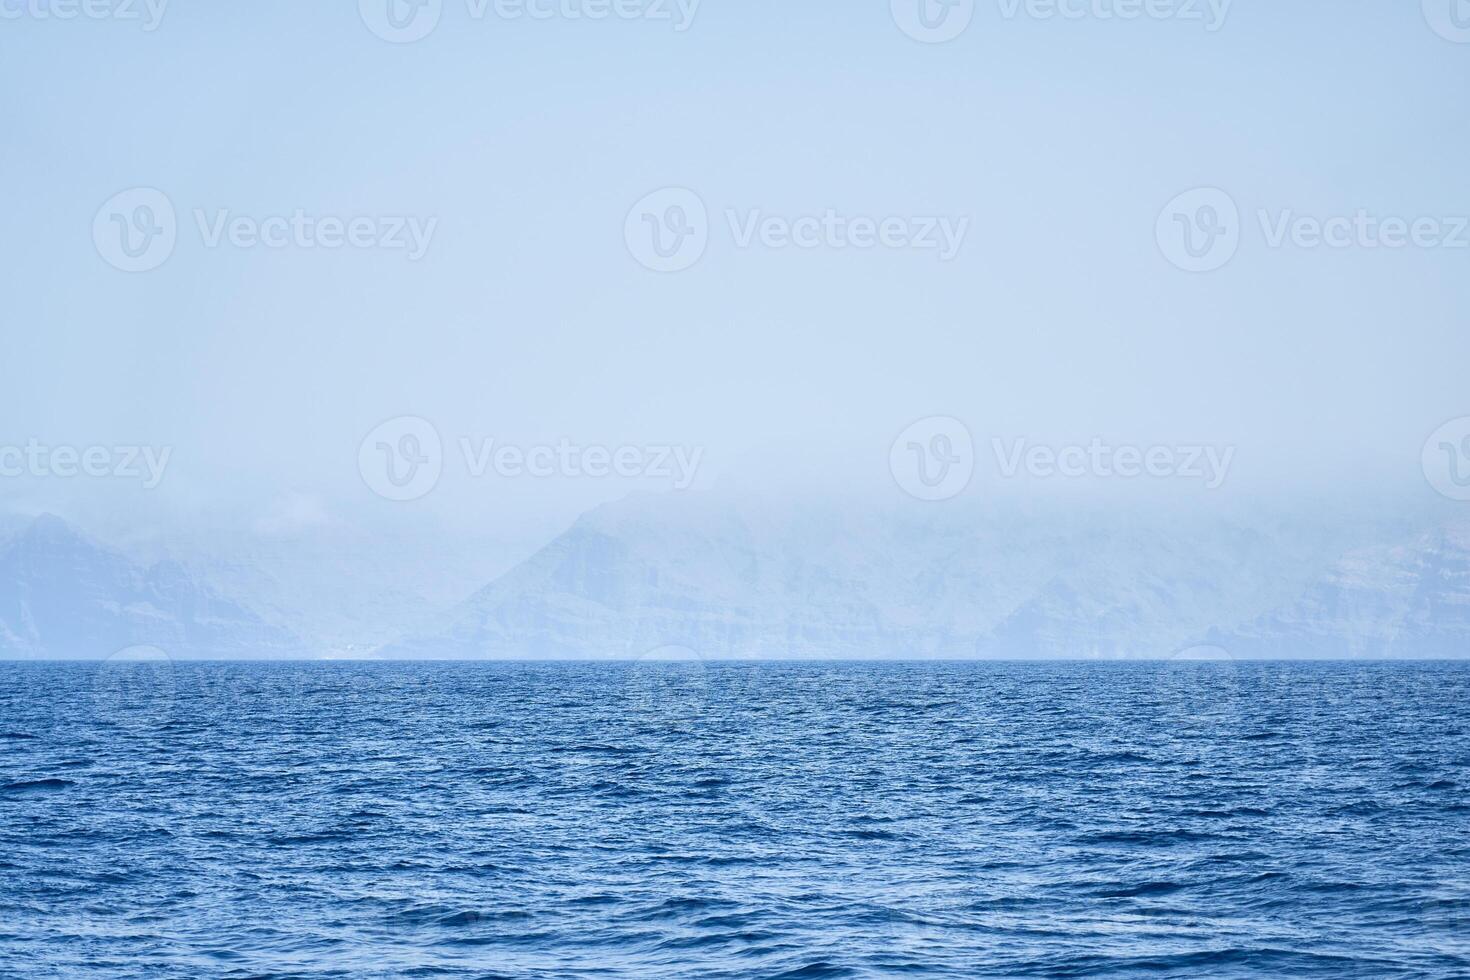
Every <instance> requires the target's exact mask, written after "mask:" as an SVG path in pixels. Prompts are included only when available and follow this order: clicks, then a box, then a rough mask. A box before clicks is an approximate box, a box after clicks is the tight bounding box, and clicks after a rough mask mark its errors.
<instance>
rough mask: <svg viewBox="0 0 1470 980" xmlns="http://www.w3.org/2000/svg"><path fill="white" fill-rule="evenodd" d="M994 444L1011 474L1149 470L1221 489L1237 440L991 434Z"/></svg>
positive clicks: (1104, 474) (1100, 474) (1133, 475)
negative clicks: (1039, 439)
mask: <svg viewBox="0 0 1470 980" xmlns="http://www.w3.org/2000/svg"><path fill="white" fill-rule="evenodd" d="M990 446H991V451H992V452H994V453H995V460H996V463H997V464H998V465H999V468H1000V475H1001V476H1002V477H1003V478H1004V479H1007V480H1010V479H1014V478H1016V477H1017V476H1019V475H1020V474H1021V471H1022V470H1024V471H1025V472H1026V473H1027V475H1029V476H1033V477H1037V478H1039V479H1048V478H1051V477H1056V476H1060V477H1063V478H1068V479H1080V478H1084V477H1092V478H1101V479H1107V478H1111V477H1119V478H1122V479H1124V480H1133V479H1137V478H1139V477H1145V476H1146V477H1152V478H1154V479H1159V480H1168V479H1180V480H1200V481H1202V482H1203V483H1204V487H1205V489H1206V490H1218V489H1219V488H1220V487H1221V486H1222V485H1223V484H1224V483H1225V478H1226V477H1227V476H1228V475H1229V473H1230V464H1231V463H1233V462H1234V461H1235V447H1234V446H1223V447H1216V446H1204V445H1167V446H1166V445H1153V446H1131V445H1123V446H1112V445H1109V444H1108V443H1106V442H1104V441H1103V440H1102V439H1100V438H1097V437H1093V439H1092V441H1091V442H1089V443H1087V445H1085V446H1083V445H1065V446H1047V445H1041V444H1037V445H1031V444H1029V443H1028V441H1027V440H1026V439H1015V440H1013V441H1011V443H1010V444H1009V445H1007V443H1006V440H1004V439H1001V438H995V439H992V440H991V441H990Z"/></svg>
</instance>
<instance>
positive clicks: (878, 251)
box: [0, 0, 1470, 533]
mask: <svg viewBox="0 0 1470 980" xmlns="http://www.w3.org/2000/svg"><path fill="white" fill-rule="evenodd" d="M3 2H4V6H5V10H7V11H9V12H10V13H9V15H8V16H7V19H3V20H0V84H3V86H4V89H5V91H6V93H7V95H6V97H5V99H4V100H3V102H0V131H3V133H4V137H3V141H0V147H3V149H0V186H3V188H4V190H3V192H0V193H3V194H4V198H5V216H6V226H7V228H8V234H6V235H4V236H3V238H0V269H3V270H4V272H3V275H4V277H5V296H6V302H5V308H4V312H3V319H0V324H3V325H0V330H3V335H4V346H3V356H0V443H4V444H7V445H25V444H26V443H27V441H28V440H33V439H35V440H40V441H42V442H44V443H51V444H69V445H73V446H78V447H86V446H91V445H117V444H137V445H152V446H169V447H172V458H171V461H170V463H169V469H168V472H167V477H166V479H165V480H164V481H163V483H162V484H161V485H160V486H159V487H158V488H157V489H155V490H152V491H148V492H147V493H144V492H142V491H140V490H139V489H138V487H137V485H136V481H133V482H129V481H126V480H123V481H118V480H84V479H71V480H58V479H55V478H31V477H26V478H19V479H8V480H7V481H5V485H4V487H3V488H0V489H3V492H4V494H5V498H6V499H7V500H9V501H10V502H11V504H12V505H14V506H16V507H21V508H29V509H38V508H40V507H42V506H52V507H56V508H60V509H67V508H70V509H71V510H72V511H74V512H76V513H78V514H79V515H82V516H91V517H92V518H93V519H99V520H100V519H101V515H103V514H105V513H110V514H112V515H114V516H113V518H112V519H113V520H133V519H136V520H139V521H145V522H146V521H154V522H157V521H165V522H166V521H169V520H178V521H181V522H182V521H188V520H205V521H207V520H209V519H213V518H211V517H210V515H212V514H219V513H226V512H228V513H232V514H244V515H249V516H250V517H251V518H252V519H258V520H265V521H267V522H269V521H271V520H280V521H283V522H285V523H286V524H287V525H289V524H290V523H291V522H293V521H299V522H301V523H311V522H312V521H315V520H318V519H350V520H358V519H363V520H367V521H385V522H386V521H394V520H407V519H414V520H419V519H424V518H425V517H426V516H427V515H433V518H434V519H435V520H442V521H445V522H447V523H448V524H449V525H450V526H455V525H459V524H463V525H471V524H473V525H475V526H478V527H487V526H492V527H504V528H508V529H515V528H520V527H539V526H540V523H538V522H541V523H545V522H555V521H558V520H565V519H569V518H570V516H571V515H573V514H575V513H576V512H577V511H579V510H581V509H583V508H584V507H586V506H588V505H590V504H592V503H595V502H597V501H598V500H601V499H605V498H608V497H613V496H617V495H619V494H621V493H622V492H624V491H625V490H626V489H627V486H628V485H627V484H620V483H618V482H616V481H611V480H589V479H574V478H552V479H542V480H536V479H529V478H522V479H505V478H499V479H496V478H486V479H478V480H477V479H471V478H470V477H469V476H468V475H467V474H465V473H464V472H463V466H462V465H460V463H459V461H458V460H457V458H455V457H456V455H457V449H456V448H455V446H454V444H455V441H456V440H457V439H458V438H460V437H461V436H465V437H470V438H472V439H474V440H481V439H485V438H492V437H493V438H495V439H497V440H500V441H505V442H510V443H514V444H518V445H521V446H530V445H535V444H539V443H548V444H554V443H556V442H557V441H558V440H562V439H566V440H570V441H572V442H573V443H577V444H581V445H591V444H601V445H605V446H609V447H616V446H620V445H623V444H629V445H640V446H647V445H684V446H691V447H698V448H700V449H701V450H702V451H703V459H702V464H701V467H700V470H699V477H700V484H701V485H704V484H708V483H712V482H718V481H721V480H731V479H739V480H741V481H754V482H756V483H758V484H763V485H781V484H783V483H785V482H787V481H793V482H801V483H805V484H816V485H818V486H823V485H830V486H831V487H833V488H845V487H849V486H851V485H853V484H855V483H856V484H862V483H865V482H868V481H871V482H872V483H873V484H874V485H875V486H884V487H886V488H887V490H888V491H890V492H891V491H892V490H893V487H892V481H891V480H890V478H889V474H888V472H887V462H886V461H887V459H888V452H889V446H890V443H891V442H892V441H893V439H894V437H895V436H896V435H897V434H898V433H899V432H900V431H901V430H902V429H904V427H905V426H907V425H908V424H909V423H911V422H913V421H914V420H915V419H918V418H922V417H925V416H931V415H944V416H953V417H956V418H959V419H961V420H963V421H964V422H965V423H966V424H967V425H968V426H969V427H970V429H971V430H972V432H973V433H974V437H975V440H976V442H977V443H981V444H988V442H989V440H990V438H991V437H992V436H1004V437H1006V438H1008V439H1014V438H1018V437H1024V438H1027V439H1030V440H1033V441H1040V442H1049V443H1063V442H1067V441H1086V440H1088V439H1090V438H1091V437H1093V436H1101V437H1103V438H1105V439H1110V440H1116V441H1119V442H1125V443H1133V444H1138V445H1145V446H1146V445H1150V444H1155V443H1165V444H1188V443H1199V444H1219V445H1226V444H1228V445H1231V446H1235V447H1237V456H1236V460H1235V462H1234V470H1233V471H1232V474H1231V478H1232V482H1231V484H1229V485H1228V486H1227V488H1226V489H1227V490H1228V489H1232V488H1247V489H1250V490H1251V491H1252V492H1256V491H1260V490H1263V489H1264V490H1267V491H1269V490H1273V489H1277V488H1284V487H1287V486H1296V485H1302V484H1324V485H1335V486H1341V485H1343V484H1344V482H1346V483H1355V482H1358V481H1361V482H1363V483H1365V484H1369V483H1372V484H1378V483H1385V484H1390V485H1400V484H1401V485H1402V486H1404V487H1405V488H1406V491H1409V492H1416V493H1426V494H1427V493H1431V492H1430V491H1428V490H1427V489H1426V488H1425V487H1424V484H1423V479H1422V477H1421V476H1420V475H1419V456H1420V450H1421V447H1422V446H1423V444H1424V440H1425V439H1426V438H1427V437H1428V435H1429V433H1430V432H1432V431H1433V430H1434V429H1435V428H1436V427H1438V426H1439V425H1441V423H1443V422H1445V421H1446V420H1447V419H1451V418H1455V417H1459V416H1466V415H1470V386H1467V384H1466V374H1467V367H1470V330H1467V323H1466V313H1467V310H1470V302H1467V301H1470V275H1467V271H1470V248H1462V249H1451V248H1438V249H1425V248H1413V247H1410V248H1402V249H1385V248H1377V249H1370V248H1363V247H1349V248H1342V249H1336V248H1326V247H1318V248H1309V247H1294V246H1290V245H1288V246H1285V247H1280V248H1272V247H1270V245H1269V244H1268V241H1267V236H1266V235H1265V233H1264V231H1263V229H1262V227H1261V226H1260V223H1259V222H1258V220H1257V217H1256V214H1257V211H1258V210H1260V209H1266V210H1268V211H1270V212H1271V213H1272V214H1273V215H1279V214H1280V213H1281V212H1283V211H1286V210H1290V211H1292V212H1294V213H1295V214H1297V215H1312V216H1316V217H1319V218H1330V217H1334V216H1352V215H1354V214H1355V213H1357V212H1358V211H1359V210H1360V209H1362V210H1366V211H1367V212H1369V213H1371V214H1373V215H1375V216H1378V217H1383V216H1399V217H1403V218H1405V219H1409V220H1412V219H1415V218H1419V217H1422V216H1431V217H1435V218H1440V219H1447V220H1448V219H1452V218H1453V217H1455V216H1459V215H1465V214H1470V192H1467V190H1470V183H1467V181H1466V170H1465V166H1466V160H1467V158H1470V155H1467V151H1470V125H1467V122H1470V120H1467V112H1466V109H1465V93H1466V92H1467V90H1470V89H1467V83H1470V44H1464V43H1455V42H1453V41H1452V40H1449V39H1447V38H1446V37H1442V36H1440V34H1439V33H1436V32H1435V31H1434V30H1432V29H1431V28H1430V26H1429V23H1428V21H1427V19H1426V16H1425V14H1424V12H1423V11H1421V10H1420V8H1419V4H1418V3H1417V2H1415V3H1410V2H1408V0H1405V2H1401V3H1382V2H1376V0H1375V2H1370V0H1349V2H1342V0H1332V2H1329V0H1302V2H1293V3H1282V2H1279V0H1277V2H1266V0H1238V2H1236V3H1234V4H1233V5H1232V6H1231V7H1230V9H1229V11H1228V17H1227V18H1226V20H1225V22H1224V23H1223V25H1221V26H1220V28H1219V29H1218V30H1215V31H1210V30H1208V29H1207V28H1206V25H1205V24H1204V23H1202V22H1199V21H1187V20H1182V19H1178V18H1173V19H1163V20H1155V19H1148V18H1144V19H1139V20H1134V21H1121V20H1118V19H1106V20H1105V19H1101V18H1099V17H1097V16H1096V15H1095V13H1094V12H1093V10H1092V9H1091V7H1089V8H1088V12H1087V15H1086V16H1084V17H1082V18H1080V19H1075V20H1069V19H1061V18H1055V19H1041V18H1036V17H1032V16H1029V15H1028V14H1027V13H1026V12H1025V7H1024V6H1023V7H1022V8H1021V12H1019V13H1017V14H1016V16H1014V17H1009V18H1008V17H1007V16H1006V9H1007V7H1006V5H1003V4H1002V3H1000V2H998V0H990V2H981V3H978V4H977V5H976V7H975V11H974V16H973V22H972V23H971V24H970V26H969V27H968V29H967V30H966V31H965V32H964V33H962V34H961V35H960V36H959V37H957V38H955V39H954V40H952V41H950V42H948V43H944V44H928V43H921V42H919V41H916V40H914V39H912V38H910V37H908V36H906V35H905V34H904V33H903V31H901V30H900V29H899V27H898V26H897V24H896V22H895V18H894V16H893V15H892V13H891V11H890V9H889V4H888V3H887V2H886V0H882V2H880V0H865V2H862V3H835V2H825V3H807V4H790V3H776V2H772V0H741V2H739V3H735V2H729V0H704V2H703V3H701V4H699V6H698V9H697V11H696V12H695V16H694V18H693V21H692V24H690V25H689V27H688V29H687V30H684V31H678V30H676V29H675V27H674V26H673V24H672V23H670V22H669V21H658V20H652V19H648V18H640V19H633V20H622V19H618V18H610V19H607V20H601V21H589V20H586V19H581V20H573V19H570V18H568V17H565V16H560V15H558V16H556V17H554V18H552V19H547V20H534V19H529V18H522V19H517V20H507V19H504V18H501V17H497V16H495V15H494V14H493V13H492V14H489V15H487V16H485V17H483V18H478V19H477V18H476V17H474V16H473V15H472V13H471V10H472V8H471V7H469V6H468V5H467V3H466V0H445V4H444V7H443V11H442V17H441V20H440V22H439V24H438V27H437V29H436V30H435V31H433V33H431V34H430V35H429V36H427V37H425V38H424V39H423V40H420V41H418V42H416V43H409V44H393V43H388V42H386V41H384V40H382V39H380V38H379V37H377V36H375V35H374V34H373V33H372V32H371V31H370V30H369V29H368V27H367V26H366V24H365V21H364V19H363V17H362V16H361V14H360V11H359V9H358V4H356V3H355V2H346V0H341V2H334V3H310V4H308V3H301V2H299V0H275V2H260V3H252V4H238V5H226V4H219V3H201V2H189V0H174V2H173V3H171V4H170V5H169V6H168V7H167V9H166V11H165V13H164V16H163V18H162V20H161V22H160V23H159V24H158V25H157V28H156V29H155V30H152V31H147V30H144V29H143V26H142V25H141V24H140V23H139V22H137V21H128V20H122V19H116V18H109V19H101V20H93V19H86V18H83V19H77V20H69V21H60V20H56V19H54V18H41V17H38V16H36V12H37V11H38V10H39V11H43V12H44V11H47V10H49V9H50V8H48V7H46V6H45V4H44V3H41V0H25V3H28V4H30V6H29V7H27V6H25V5H24V4H22V3H21V2H20V0H3ZM38 3H40V4H41V5H40V6H39V7H37V6H36V5H37V4H38ZM574 6H575V5H574ZM1108 6H1109V5H1108V4H1103V8H1104V9H1107V8H1108ZM1201 8H1202V9H1206V10H1207V8H1205V7H1204V5H1203V4H1201ZM139 9H140V11H141V9H142V7H141V4H140V8H139ZM492 9H493V8H492ZM577 9H580V8H577ZM670 9H671V10H672V9H674V8H673V7H672V5H670ZM17 11H18V12H19V13H18V14H17V13H16V12H17ZM1462 13H1470V11H1462ZM676 16H677V14H676ZM1446 16H1448V12H1447V14H1446ZM670 186H673V187H683V188H688V189H691V190H693V191H695V192H697V194H698V195H699V196H700V198H701V199H702V200H703V202H704V203H705V204H706V205H707V207H708V211H709V245H708V249H707V252H706V253H705V254H704V256H703V258H702V260H700V261H699V262H698V263H697V264H695V265H694V266H693V267H692V268H689V269H687V270H684V271H680V272H672V273H657V272H652V271H649V270H648V269H646V268H644V267H643V266H642V265H640V264H639V262H638V261H636V260H635V258H634V257H633V256H632V255H631V254H630V251H629V249H628V247H627V245H626V244H625V241H624V224H625V219H626V218H627V217H628V214H629V210H630V208H632V207H633V205H634V203H635V202H636V201H638V200H639V199H640V198H642V197H643V196H644V195H646V194H649V193H650V192H652V191H655V190H657V189H660V188H664V187H670ZM134 187H152V188H157V189H160V190H162V191H164V192H165V193H166V194H167V195H168V197H169V199H170V200H171V202H172V203H173V205H174V206H175V207H176V209H177V213H178V242H177V245H176V247H175V250H174V252H173V254H172V255H171V257H170V258H169V259H168V261H166V262H165V263H164V264H163V265H162V266H160V267H159V268H157V269H154V270H152V271H147V272H139V273H131V274H130V273H125V272H121V271H118V270H117V269H115V268H113V267H112V266H110V265H109V264H108V263H107V262H106V261H104V260H103V258H102V257H101V256H100V255H99V252H98V249H97V248H96V247H95V246H94V241H93V234H92V230H93V221H94V217H95V216H96V215H97V214H98V210H99V208H101V207H102V205H103V203H104V202H106V201H108V199H109V198H111V197H112V196H113V195H114V194H117V193H118V192H120V191H123V190H126V189H129V188H134ZM1196 187H1216V188H1220V189H1223V190H1225V191H1227V192H1228V193H1229V195H1230V196H1231V198H1233V200H1234V201H1235V202H1236V203H1237V204H1238V206H1239V209H1240V213H1241V221H1242V231H1241V241H1240V245H1239V251H1238V253H1237V254H1236V255H1235V257H1234V259H1233V260H1232V261H1231V262H1229V264H1227V265H1225V266H1224V268H1221V269H1219V270H1218V271H1213V272H1209V273H1190V272H1185V271H1181V270H1180V269H1178V268H1176V267H1175V266H1174V265H1172V264H1170V262H1169V261H1168V260H1167V259H1166V258H1165V256H1164V255H1163V254H1162V253H1161V250H1160V246H1159V244H1158V242H1157V241H1156V237H1155V223H1156V219H1158V217H1159V215H1160V212H1161V209H1163V208H1164V206H1165V205H1166V203H1168V202H1169V201H1170V200H1171V199H1172V198H1174V197H1175V196H1176V195H1178V194H1180V193H1181V192H1183V191H1187V190H1189V189H1191V188H1196ZM829 208H830V209H833V210H834V211H835V212H837V213H838V214H840V215H844V216H848V217H870V218H873V219H882V218H885V217H888V216H899V217H904V218H914V217H923V216H935V217H950V218H955V219H958V218H965V219H968V221H969V225H968V232H967V235H966V237H965V239H964V241H963V246H962V248H961V249H960V251H959V252H958V254H957V255H956V256H955V257H954V258H953V259H952V260H950V261H947V262H946V261H941V259H940V258H939V256H938V255H936V254H935V252H934V251H932V250H922V249H883V248H875V249H870V250H858V249H852V248H847V249H839V248H828V247H819V248H815V249H798V248H784V249H773V248H765V247H760V246H758V245H755V246H751V247H744V248H742V247H740V246H739V245H738V243H737V236H736V234H735V232H734V231H733V230H732V229H731V228H730V227H729V224H728V221H727V218H726V216H725V213H726V211H727V209H734V210H735V211H736V212H737V213H738V214H739V215H740V216H741V217H742V219H743V217H744V216H745V215H747V214H748V212H750V211H752V210H757V209H758V210H760V211H761V212H762V213H763V214H766V215H776V216H780V217H787V218H795V217H798V216H801V215H809V214H816V215H819V214H821V213H823V212H824V211H825V210H826V209H829ZM196 209H201V210H203V211H205V212H207V213H209V214H210V215H214V214H215V213H216V212H219V211H221V210H228V211H229V212H230V213H231V215H235V216H238V215H245V216H249V217H252V218H255V219H264V218H266V217H269V216H271V215H291V214H292V213H293V212H295V211H297V210H298V209H299V210H302V211H304V212H306V213H307V214H308V215H312V216H337V217H341V218H344V219H345V218H351V217H354V216H368V217H373V218H375V219H381V218H383V217H391V216H410V217H414V218H416V219H418V220H424V221H426V220H428V219H437V225H436V226H435V229H434V232H433V236H432V239H431V241H430V243H429V248H428V251H427V253H426V254H425V255H424V256H423V257H422V259H421V260H419V261H410V260H409V258H408V256H407V255H406V254H405V253H404V251H402V250H381V249H366V250H355V249H340V250H330V251H329V250H322V249H311V248H302V247H295V246H291V247H286V248H282V249H272V248H264V247H253V248H234V247H218V248H209V247H206V245H205V241H204V238H205V236H204V234H203V233H202V232H201V231H200V230H199V229H198V228H197V227H196V219H195V216H194V211H195V210H196ZM1464 237H1465V238H1466V241H1467V242H1470V233H1466V234H1465V236H1464ZM397 416H419V417H423V418H426V419H428V420H431V421H432V422H433V424H434V425H435V426H436V428H437V429H438V431H439V432H440V433H441V435H442V436H443V439H444V441H445V443H446V453H447V454H448V456H449V457H450V459H449V460H448V461H446V464H445V466H444V474H443V477H442V478H441V480H440V482H439V485H438V487H437V488H436V489H435V490H434V492H433V493H431V494H429V495H428V496H426V497H425V498H423V499H422V500H418V501H414V502H412V503H406V504H402V503H392V502H389V501H386V500H381V499H379V498H378V497H376V496H374V494H373V493H372V492H371V491H370V490H369V489H368V488H367V487H366V486H365V485H364V481H363V479H362V477H361V476H360V474H359V468H358V451H359V444H360V443H361V441H362V440H363V438H364V437H365V436H366V435H367V434H368V433H369V431H370V430H372V429H373V428H374V427H375V426H377V425H378V424H379V423H381V422H383V421H384V420H386V419H390V418H393V417H397ZM984 452H986V451H985V450H982V454H984ZM984 469H985V467H984V466H982V471H983V470H984ZM984 478H985V474H984V473H983V472H982V475H981V477H980V479H979V481H978V483H977V486H978V487H979V489H980V490H981V492H983V489H984V486H983V484H984ZM665 482H666V481H665ZM648 485H652V486H659V485H661V484H660V483H659V481H657V480H654V481H651V482H650V483H649V484H648ZM405 515H412V517H411V518H410V517H408V516H405ZM538 533H539V532H538Z"/></svg>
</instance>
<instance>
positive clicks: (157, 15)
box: [0, 0, 169, 32]
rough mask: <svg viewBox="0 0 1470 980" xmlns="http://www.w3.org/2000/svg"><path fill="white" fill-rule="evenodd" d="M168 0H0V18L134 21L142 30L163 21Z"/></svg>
mask: <svg viewBox="0 0 1470 980" xmlns="http://www.w3.org/2000/svg"><path fill="white" fill-rule="evenodd" d="M168 3H169V0H0V20H61V21H66V20H116V21H124V22H129V21H136V22H138V23H139V24H140V25H141V26H142V28H143V30H145V31H150V32H151V31H156V30H158V25H159V24H162V23H163V15H164V14H165V13H167V11H168Z"/></svg>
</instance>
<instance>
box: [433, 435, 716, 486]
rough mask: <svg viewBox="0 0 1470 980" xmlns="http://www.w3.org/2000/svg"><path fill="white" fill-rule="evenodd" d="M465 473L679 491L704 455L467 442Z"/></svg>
mask: <svg viewBox="0 0 1470 980" xmlns="http://www.w3.org/2000/svg"><path fill="white" fill-rule="evenodd" d="M459 448H460V453H461V454H462V455H463V457H464V465H465V470H466V471H467V472H468V473H469V475H470V476H471V477H473V478H476V479H479V478H481V477H483V476H485V475H486V474H487V473H492V472H493V473H494V474H495V475H496V476H499V477H502V478H504V479H508V480H514V479H519V478H520V477H526V476H529V477H531V478H533V479H541V480H544V479H549V478H551V477H558V476H560V477H570V478H573V479H575V478H580V477H588V478H590V479H594V480H603V479H607V478H608V477H614V476H615V477H620V478H622V479H626V480H631V479H638V478H649V479H659V480H670V481H672V483H673V488H674V489H675V490H680V491H682V490H688V489H689V488H690V487H691V486H692V485H693V484H694V480H695V477H696V476H697V475H698V473H699V464H700V462H701V461H702V460H703V458H704V450H703V449H700V448H698V447H689V446H674V445H658V446H655V445H648V446H617V447H611V446H596V445H594V446H582V445H578V444H577V443H574V442H572V441H571V440H570V439H562V440H560V441H559V442H557V444H556V445H554V446H553V445H550V444H547V443H543V444H541V445H535V446H517V445H514V444H512V443H501V442H497V441H496V440H494V439H480V440H478V441H476V440H472V439H469V438H466V437H461V438H460V440H459Z"/></svg>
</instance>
